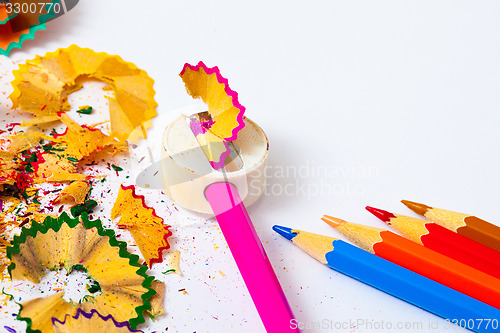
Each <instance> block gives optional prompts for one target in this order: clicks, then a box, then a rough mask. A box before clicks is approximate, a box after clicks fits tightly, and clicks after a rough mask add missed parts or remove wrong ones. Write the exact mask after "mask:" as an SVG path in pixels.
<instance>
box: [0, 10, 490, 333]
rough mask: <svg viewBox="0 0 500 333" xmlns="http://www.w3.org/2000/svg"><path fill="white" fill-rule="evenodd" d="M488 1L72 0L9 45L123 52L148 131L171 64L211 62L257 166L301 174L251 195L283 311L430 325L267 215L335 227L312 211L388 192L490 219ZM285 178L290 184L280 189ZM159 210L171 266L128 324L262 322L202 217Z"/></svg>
mask: <svg viewBox="0 0 500 333" xmlns="http://www.w3.org/2000/svg"><path fill="white" fill-rule="evenodd" d="M499 15H500V3H499V2H497V1H300V2H299V1H275V2H269V1H244V2H243V1H176V2H174V1H152V0H150V1H128V0H120V1H117V0H106V1H102V0H101V1H99V0H92V1H91V0H85V1H80V4H79V5H78V6H77V7H76V8H75V9H73V10H72V11H71V12H70V13H68V14H66V15H64V16H62V17H61V18H59V19H57V20H55V21H53V22H50V23H49V24H48V29H47V30H46V31H43V32H40V33H39V34H38V35H37V38H36V40H34V41H28V42H26V43H25V46H24V48H23V49H22V51H15V52H13V53H12V54H11V58H12V59H13V60H24V59H29V58H32V57H34V55H36V54H44V53H45V52H48V51H53V50H55V49H57V48H59V47H66V46H69V45H70V44H72V43H74V44H77V45H79V46H82V47H90V48H93V49H94V50H96V51H105V52H107V53H109V54H119V55H121V56H122V57H123V58H124V59H125V60H127V61H131V62H134V63H135V64H136V65H137V66H138V67H140V68H142V69H145V70H146V71H147V72H148V73H149V75H150V76H151V77H153V78H154V79H155V81H156V83H155V90H156V93H157V95H156V101H157V102H158V104H159V106H158V108H157V111H158V113H159V115H160V117H159V118H158V121H156V122H155V124H154V126H155V129H156V131H159V132H161V131H162V129H163V127H164V126H165V125H167V123H168V122H169V121H170V120H171V119H174V118H175V117H176V116H178V115H179V113H180V112H181V110H182V109H185V108H186V107H187V108H189V106H190V105H192V104H193V103H194V102H193V101H192V100H191V98H190V97H189V96H188V95H187V94H186V92H185V89H184V85H183V83H182V81H181V79H180V78H179V76H178V73H179V72H180V70H181V69H182V66H183V65H184V63H185V62H189V63H191V64H195V63H197V62H198V61H199V60H203V61H204V62H205V64H207V65H208V66H215V65H217V66H219V68H220V70H221V73H222V75H223V76H224V77H226V78H228V79H229V84H230V86H231V88H232V89H233V90H236V91H237V92H238V93H239V99H240V102H241V103H242V104H243V105H244V106H245V107H246V108H247V113H246V115H247V116H248V117H249V118H251V119H253V120H255V121H256V122H257V123H258V124H259V125H261V127H262V128H263V129H264V130H265V131H266V133H267V135H268V137H269V140H270V144H271V155H270V160H269V163H270V166H271V167H272V170H275V171H279V170H280V168H283V167H287V166H293V167H295V169H296V170H302V171H301V177H300V179H298V180H297V179H295V178H294V177H293V174H289V175H284V176H283V175H280V174H278V173H276V174H272V175H271V177H270V179H269V187H268V189H269V191H270V192H271V193H268V195H266V196H265V197H263V198H262V199H261V200H260V201H259V202H258V203H256V204H255V205H254V206H252V207H250V208H249V212H250V214H251V217H252V219H253V222H254V224H255V226H256V228H257V232H258V234H259V236H260V237H261V240H262V241H263V243H264V247H265V249H266V251H267V253H268V255H269V257H270V260H271V262H272V264H273V266H274V268H275V271H276V273H277V275H278V277H279V280H280V282H281V284H282V286H283V289H284V291H285V293H286V295H287V297H288V300H289V302H290V304H291V306H292V308H293V310H294V312H295V314H296V317H297V319H298V320H299V321H302V322H318V321H322V320H323V319H327V320H334V321H349V320H353V321H356V320H358V319H362V320H368V321H374V322H381V321H384V322H391V323H393V325H396V323H397V322H415V321H418V322H422V323H424V330H422V331H419V332H432V331H433V330H430V329H428V328H427V323H428V322H429V321H436V320H438V321H439V324H440V325H443V323H444V322H443V321H441V320H440V319H437V317H435V316H433V315H431V314H429V313H427V312H425V311H423V310H420V309H418V308H416V307H413V306H411V305H408V304H406V303H404V302H402V301H399V300H397V299H395V298H393V297H391V296H388V295H386V294H384V293H382V292H379V291H377V290H375V289H372V288H370V287H367V286H365V285H363V284H361V283H358V282H357V281H355V280H352V279H351V278H348V277H345V276H343V275H341V274H338V273H336V272H334V271H331V270H329V269H327V268H325V267H323V266H322V265H321V264H319V263H317V262H315V261H314V259H312V258H310V257H308V256H307V255H306V254H304V253H302V252H301V251H300V250H299V249H297V248H295V247H294V246H293V245H292V244H290V243H289V242H288V241H286V240H285V239H282V238H280V236H276V235H275V234H274V233H273V231H272V230H271V227H272V225H274V224H282V225H286V226H290V227H293V228H297V229H303V230H307V231H311V232H315V233H320V234H326V235H330V236H338V235H337V234H336V232H335V231H334V230H331V228H329V227H328V226H327V225H325V224H324V223H323V222H321V221H320V219H319V218H320V217H321V216H322V215H323V214H329V215H333V216H337V217H340V218H344V219H347V220H350V221H353V222H358V223H363V224H367V225H373V226H378V227H384V225H383V223H382V222H380V221H378V220H377V219H376V218H375V217H373V216H372V215H371V214H369V213H368V212H366V211H365V210H364V207H365V206H366V205H372V206H375V207H379V208H383V209H387V210H390V211H393V212H397V213H401V214H407V215H412V214H411V212H410V211H409V210H408V209H406V208H405V207H404V206H403V205H402V204H401V203H399V201H400V200H401V199H408V200H413V201H417V202H423V203H427V204H429V205H433V206H436V207H441V208H447V209H451V210H455V211H460V212H468V213H472V214H475V215H477V216H479V217H481V218H483V219H486V220H488V221H491V222H493V223H498V221H500V212H499V210H498V204H499V201H498V200H499V190H498V189H499V188H500V179H499V177H498V172H499V170H500V158H499V145H500V135H499V133H498V130H499V128H500V38H499V37H500V20H499V19H498V17H499ZM152 145H153V146H154V147H155V149H157V150H159V146H158V145H157V144H156V145H155V142H153V143H152ZM325 167H326V168H329V170H330V171H331V172H330V174H329V175H324V174H320V175H318V174H317V172H316V171H317V170H320V169H322V168H325ZM315 173H316V174H315ZM287 184H294V185H293V186H292V185H290V186H288V187H287V188H288V189H289V191H290V189H292V188H293V189H294V191H295V192H294V193H293V195H284V194H281V195H279V194H280V190H281V189H283V188H284V186H285V185H287ZM322 186H323V187H322ZM272 190H274V193H273V191H272ZM150 193H151V194H150V195H155V192H150ZM175 216H176V217H175V218H170V219H169V220H168V221H167V222H168V223H170V224H172V225H174V226H176V232H178V234H177V235H176V237H177V239H178V240H179V241H178V242H177V243H176V244H174V248H178V249H180V250H181V252H182V254H181V256H182V260H183V262H182V265H183V266H182V268H183V270H184V276H183V277H178V276H166V277H164V278H163V280H164V281H166V283H167V284H168V285H169V290H168V292H169V294H168V295H167V298H166V302H165V308H166V310H167V314H166V315H165V316H163V317H161V318H159V323H157V324H155V325H152V324H150V325H149V326H147V327H143V329H145V330H147V331H149V332H153V331H155V330H156V331H161V330H164V329H165V327H169V330H168V333H170V332H172V331H173V332H195V331H196V332H205V331H206V332H238V333H244V332H263V331H264V330H263V328H262V326H261V324H260V322H259V319H258V316H257V315H256V312H255V310H254V309H253V305H252V303H251V301H250V299H249V296H248V294H247V292H246V290H244V285H243V284H242V282H241V280H239V278H238V275H237V270H236V268H235V266H234V264H233V263H232V262H231V260H232V259H231V256H230V253H229V252H228V251H227V249H225V245H224V244H223V243H222V239H221V238H220V237H221V236H220V233H219V232H218V230H217V229H216V227H215V222H214V221H212V220H210V221H207V222H203V221H201V222H196V223H187V222H186V221H187V220H189V219H190V218H191V217H192V215H190V213H188V212H186V211H183V210H182V209H181V212H180V213H179V214H178V215H175ZM191 235H196V236H197V237H196V238H195V240H192V241H190V242H187V241H186V240H188V239H190V237H191ZM199 235H201V237H198V236H199ZM207 235H208V236H207ZM213 242H215V243H218V246H219V248H217V249H216V248H215V247H214V246H213V245H212V243H213ZM221 243H222V245H221ZM219 270H221V271H223V272H224V273H225V274H226V277H225V278H221V276H220V275H218V274H217V272H218V271H219ZM214 275H215V278H214V279H213V278H212V277H214ZM205 282H206V283H207V284H205ZM210 283H211V284H210ZM208 284H210V286H208ZM181 288H186V290H187V291H188V292H189V294H188V295H182V294H181V293H179V292H178V291H177V290H178V289H181ZM235 290H236V291H235ZM2 322H3V321H2ZM2 329H3V328H2V327H0V331H1V330H2ZM443 330H444V329H443ZM376 331H381V330H375V329H373V330H370V329H366V328H365V327H362V326H356V327H352V328H349V329H347V330H333V329H332V330H321V329H311V330H307V331H306V332H376ZM392 331H394V332H417V331H418V330H414V329H402V330H392ZM434 331H437V330H434ZM441 331H442V330H441ZM454 331H460V330H459V329H456V330H454Z"/></svg>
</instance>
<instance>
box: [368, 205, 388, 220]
mask: <svg viewBox="0 0 500 333" xmlns="http://www.w3.org/2000/svg"><path fill="white" fill-rule="evenodd" d="M365 208H366V210H367V211H369V212H370V213H372V214H373V215H375V216H376V217H378V218H379V219H381V220H382V221H383V222H386V223H387V222H389V221H390V220H391V219H392V218H395V217H396V215H394V214H393V213H389V212H388V211H386V210H383V209H378V208H373V207H370V206H366V207H365Z"/></svg>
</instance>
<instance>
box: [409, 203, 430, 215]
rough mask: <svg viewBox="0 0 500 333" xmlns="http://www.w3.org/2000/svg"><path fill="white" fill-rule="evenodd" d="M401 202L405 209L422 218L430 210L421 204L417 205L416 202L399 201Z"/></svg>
mask: <svg viewBox="0 0 500 333" xmlns="http://www.w3.org/2000/svg"><path fill="white" fill-rule="evenodd" d="M401 202H402V203H403V204H404V205H405V206H406V207H408V208H410V209H411V210H412V211H414V212H415V213H417V214H418V215H422V216H424V215H425V213H427V211H428V210H429V209H432V207H429V206H427V205H424V204H421V203H418V202H413V201H408V200H401Z"/></svg>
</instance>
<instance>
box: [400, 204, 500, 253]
mask: <svg viewBox="0 0 500 333" xmlns="http://www.w3.org/2000/svg"><path fill="white" fill-rule="evenodd" d="M401 202H402V203H403V204H405V205H406V207H408V208H410V209H411V210H412V211H414V212H415V213H417V214H419V215H422V216H424V217H425V218H426V219H429V220H431V221H432V222H435V223H437V224H439V225H441V226H443V227H445V228H446V229H450V230H452V231H454V232H456V233H458V234H460V235H462V236H465V237H467V238H470V239H472V240H474V241H476V242H478V243H481V244H483V245H485V246H487V247H490V248H492V249H493V250H495V251H499V252H500V227H499V226H496V225H494V224H491V223H489V222H486V221H484V220H481V219H480V218H477V217H475V216H472V215H469V214H462V213H456V212H452V211H449V210H445V209H440V208H433V207H429V206H427V205H424V204H421V203H417V202H412V201H407V200H402V201H401Z"/></svg>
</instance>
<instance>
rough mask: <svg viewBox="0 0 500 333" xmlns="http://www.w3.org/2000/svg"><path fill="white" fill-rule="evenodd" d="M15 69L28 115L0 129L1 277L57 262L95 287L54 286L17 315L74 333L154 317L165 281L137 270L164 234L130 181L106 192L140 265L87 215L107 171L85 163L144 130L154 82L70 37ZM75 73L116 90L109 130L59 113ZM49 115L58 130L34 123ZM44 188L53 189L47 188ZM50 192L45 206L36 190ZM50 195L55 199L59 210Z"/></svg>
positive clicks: (37, 272) (35, 273)
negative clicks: (76, 296)
mask: <svg viewBox="0 0 500 333" xmlns="http://www.w3.org/2000/svg"><path fill="white" fill-rule="evenodd" d="M14 76H15V79H14V81H13V82H12V86H13V87H14V92H13V93H12V94H11V95H10V98H11V100H12V102H13V108H19V109H20V110H21V111H25V112H28V113H31V114H33V115H34V116H35V117H34V118H31V119H28V120H27V121H24V122H23V124H22V126H23V127H26V129H25V130H20V131H18V132H15V131H13V128H14V127H15V126H17V125H18V124H17V123H15V124H11V126H8V128H7V129H6V131H3V130H2V131H0V133H1V134H3V135H2V136H0V274H2V276H0V277H1V278H8V277H9V276H10V277H11V278H12V279H20V280H28V281H31V282H34V283H39V282H40V280H41V278H42V277H43V276H44V275H45V272H46V270H59V269H61V268H62V267H64V268H65V269H66V271H67V273H68V274H69V273H70V272H71V271H74V270H82V271H85V272H86V273H88V274H89V276H90V277H91V278H92V279H94V280H95V281H96V282H97V284H96V286H98V287H96V286H93V287H92V290H93V291H94V292H96V291H98V293H97V294H93V295H90V296H88V297H87V298H86V299H84V300H82V301H81V302H80V303H78V304H76V303H75V304H73V303H71V302H67V301H65V300H64V299H63V298H62V296H63V293H60V292H58V293H56V294H54V295H52V296H49V297H44V298H39V299H34V300H30V301H27V302H24V303H23V304H21V310H20V313H19V314H18V317H17V318H18V319H19V320H23V321H26V322H27V324H28V328H27V331H28V332H35V331H37V330H39V331H41V332H73V330H74V329H80V328H82V327H85V329H81V331H82V332H87V331H88V332H100V331H103V330H107V329H108V328H111V327H112V328H113V330H114V329H116V331H119V332H132V331H134V329H136V328H137V325H139V324H141V323H143V322H144V315H143V313H147V314H148V315H149V316H150V317H151V318H152V319H154V318H155V317H156V316H158V315H160V314H161V313H163V309H162V304H163V295H164V291H165V287H164V285H163V283H161V282H159V281H156V280H154V278H153V277H151V276H148V275H147V274H146V273H145V272H146V270H147V268H148V267H147V266H149V267H151V266H152V265H153V264H154V263H159V262H162V260H163V252H164V251H165V250H167V249H168V248H169V243H168V237H170V236H171V234H172V233H171V232H170V230H169V227H170V226H168V225H166V224H164V223H163V222H164V220H163V219H162V218H161V217H159V216H158V215H157V214H156V212H155V211H154V209H153V208H151V207H148V206H147V205H146V203H145V198H144V197H143V196H141V195H138V194H136V192H135V187H134V186H124V185H122V186H121V187H120V190H119V193H115V194H113V193H112V192H111V194H110V195H112V196H115V197H116V201H115V204H114V207H113V211H112V218H116V217H120V218H119V220H118V221H117V222H116V227H117V228H119V229H125V230H128V231H129V232H130V234H131V235H132V238H133V239H134V241H135V243H136V245H137V246H138V248H139V250H140V252H141V254H142V256H143V257H144V259H145V261H146V263H147V266H146V265H143V264H140V263H139V261H140V258H139V257H138V256H137V255H132V254H130V253H129V252H128V250H127V246H126V243H125V242H120V241H118V240H116V237H115V233H114V231H113V230H111V229H105V228H104V227H103V226H102V225H101V223H100V221H99V220H93V219H92V218H89V216H90V215H91V214H94V208H95V207H96V206H97V202H96V201H95V200H93V199H91V194H92V189H93V184H95V183H96V182H102V181H104V179H105V177H106V175H102V174H92V170H91V169H90V168H85V166H86V165H88V164H90V165H92V164H94V163H95V162H94V161H93V160H92V158H93V157H94V156H96V154H98V153H99V157H100V158H101V157H103V156H104V158H106V156H114V155H116V154H120V153H125V154H126V153H127V152H128V140H131V139H137V138H138V137H139V136H138V135H134V131H135V130H136V129H137V127H138V128H139V132H141V134H144V135H145V131H146V129H147V128H148V127H149V125H148V121H149V120H150V119H151V118H153V117H154V116H156V111H155V108H156V102H155V101H154V94H155V92H154V90H153V88H152V86H153V83H154V81H153V80H152V79H151V78H150V77H149V76H148V75H147V73H146V72H144V71H143V70H140V69H138V68H137V67H136V66H135V65H134V64H132V63H128V62H125V61H123V60H122V59H121V58H120V57H118V56H111V55H107V54H105V53H96V52H94V51H92V50H90V49H83V48H80V47H78V46H75V45H73V46H70V47H69V48H66V49H60V50H57V51H56V52H53V53H47V54H46V55H45V56H43V57H37V58H35V59H33V60H28V61H27V62H26V64H22V65H20V68H19V70H16V71H14ZM82 78H83V79H85V78H94V79H96V78H97V79H101V80H103V81H105V82H106V83H108V85H109V86H110V88H111V90H113V91H114V92H115V96H114V97H113V98H110V99H109V105H110V112H111V116H110V123H111V131H110V133H108V134H104V133H103V132H101V130H100V129H99V128H97V127H96V126H95V125H90V124H85V125H80V124H79V123H77V122H75V121H74V120H73V119H71V118H70V116H68V114H66V112H65V111H69V104H68V101H67V96H68V94H70V93H71V92H73V91H75V90H78V89H80V88H81V87H82V81H81V79H82ZM47 96H50V98H47ZM78 112H79V113H80V114H82V115H87V114H90V113H91V112H92V108H91V107H80V110H79V111H78ZM50 123H57V124H60V125H62V126H64V127H65V129H63V131H56V130H55V129H52V130H51V131H50V132H47V131H42V130H40V127H38V126H39V125H43V126H44V128H46V125H48V124H50ZM127 139H128V140H127ZM108 169H109V170H112V169H113V170H114V171H115V172H116V173H117V175H118V171H121V170H122V169H121V168H120V167H118V166H115V165H112V168H111V167H110V164H109V163H108ZM50 187H54V188H56V190H47V188H50ZM54 192H58V194H57V196H56V197H55V198H54V199H53V200H51V201H50V203H49V205H47V206H44V205H43V204H42V203H41V201H43V200H42V197H43V199H44V200H45V199H46V198H47V196H50V195H52V193H54ZM107 193H109V191H108V192H107ZM107 193H101V194H100V195H101V197H102V195H103V194H104V195H106V194H107ZM56 204H62V205H61V206H60V207H59V211H57V212H55V209H54V207H55V205H56ZM65 205H66V206H65ZM66 207H69V211H68V212H66V210H67V209H66ZM63 211H65V212H63ZM68 213H70V214H71V215H72V216H73V217H70V215H68ZM103 265H104V266H106V267H107V268H106V269H104V270H103V269H102V267H104V266H103ZM7 267H8V271H9V275H8V276H7V275H5V274H4V271H5V270H6V268H7ZM94 287H95V288H94ZM94 289H95V290H94ZM134 332H135V331H134Z"/></svg>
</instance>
